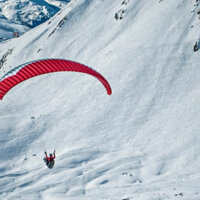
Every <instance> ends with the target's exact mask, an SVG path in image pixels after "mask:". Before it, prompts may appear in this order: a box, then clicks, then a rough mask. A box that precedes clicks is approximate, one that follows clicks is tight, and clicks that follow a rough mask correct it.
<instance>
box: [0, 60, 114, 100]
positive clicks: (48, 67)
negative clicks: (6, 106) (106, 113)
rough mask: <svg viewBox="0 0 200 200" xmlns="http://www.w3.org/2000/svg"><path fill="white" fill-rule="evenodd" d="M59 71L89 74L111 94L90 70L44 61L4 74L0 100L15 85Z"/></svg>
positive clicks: (110, 90)
mask: <svg viewBox="0 0 200 200" xmlns="http://www.w3.org/2000/svg"><path fill="white" fill-rule="evenodd" d="M61 71H73V72H81V73H86V74H90V75H92V76H94V77H96V78H97V79H98V80H99V81H100V82H101V83H102V84H103V85H104V87H105V88H106V90H107V94H108V95H111V94H112V89H111V87H110V85H109V83H108V81H107V80H106V79H105V78H104V77H103V76H102V75H101V74H100V73H98V72H96V71H95V70H93V69H92V68H89V67H87V66H85V65H83V64H80V63H77V62H73V61H69V60H61V59H46V60H38V61H32V62H29V63H25V64H23V65H20V66H18V67H16V68H14V69H12V70H11V71H9V72H8V73H6V74H5V75H4V76H3V77H2V78H1V79H0V99H3V97H4V95H5V94H6V93H7V92H8V91H9V90H10V89H11V88H13V87H14V86H15V85H17V84H19V83H21V82H23V81H25V80H27V79H29V78H32V77H35V76H38V75H41V74H46V73H51V72H61Z"/></svg>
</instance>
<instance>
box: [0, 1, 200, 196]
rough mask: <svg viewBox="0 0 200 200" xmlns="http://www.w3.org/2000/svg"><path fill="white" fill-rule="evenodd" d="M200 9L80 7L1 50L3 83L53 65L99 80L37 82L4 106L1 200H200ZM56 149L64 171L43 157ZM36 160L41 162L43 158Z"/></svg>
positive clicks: (54, 77) (134, 4) (0, 112)
mask: <svg viewBox="0 0 200 200" xmlns="http://www.w3.org/2000/svg"><path fill="white" fill-rule="evenodd" d="M199 10H200V5H199V3H198V2H197V3H196V0H189V1H188V0H181V1H174V0H169V1H166V0H162V1H161V0H160V1H149V0H144V1H141V0H116V1H112V0H91V1H87V0H73V1H71V2H70V3H69V4H68V5H67V6H66V7H64V8H63V9H62V10H61V11H60V12H58V13H57V14H56V15H55V16H54V17H53V18H51V19H50V20H49V21H47V22H45V23H44V24H42V25H40V26H38V27H36V28H34V29H33V30H31V31H28V32H27V33H25V34H24V35H23V36H21V37H19V38H15V39H12V40H10V41H6V42H4V43H2V44H1V46H0V59H1V60H0V68H1V69H0V77H2V76H3V74H4V73H6V72H7V71H9V70H10V69H12V68H13V67H15V66H17V65H20V64H22V63H24V62H27V61H30V60H36V59H41V58H63V59H69V60H75V61H78V62H81V63H84V64H86V65H88V66H91V67H93V68H94V69H96V70H97V71H99V72H100V73H102V74H103V75H104V76H105V77H106V78H107V80H108V81H109V82H110V84H111V86H112V89H113V94H112V96H107V95H106V93H105V91H104V88H103V87H102V86H101V84H99V83H98V81H97V80H96V79H94V78H92V77H89V76H87V75H81V74H77V73H67V72H60V73H54V74H48V75H42V76H38V77H35V78H33V79H30V80H27V81H26V82H23V83H21V84H19V85H18V86H16V87H15V88H13V89H12V90H11V91H10V92H9V93H8V94H7V95H6V96H5V97H4V99H3V101H1V102H0V134H1V137H0V144H1V145H0V160H1V163H0V178H1V179H0V199H10V200H11V199H12V200H13V199H55V200H56V199H70V200H71V199H77V200H80V199H87V200H94V199H99V200H100V199H103V200H108V199H109V200H113V199H114V200H115V199H116V200H117V199H119V200H122V199H126V200H127V199H129V200H133V199H134V200H167V199H173V200H174V199H175V200H176V199H183V200H199V199H200V192H199V191H200V181H199V176H200V165H199V163H200V158H199V155H200V145H199V144H200V135H199V131H200V124H199V119H200V101H199V99H200V75H199V73H200V68H199V62H200V56H199V51H197V52H194V51H193V47H194V44H195V42H196V41H198V40H199V30H200V27H199V25H200V21H199V17H198V12H199ZM54 148H55V149H56V153H57V158H56V164H55V167H54V168H53V169H52V170H49V169H48V168H47V167H46V166H45V164H44V163H43V160H42V159H43V156H44V155H43V151H44V149H46V150H47V151H48V152H49V151H53V149H54ZM35 154H36V155H35Z"/></svg>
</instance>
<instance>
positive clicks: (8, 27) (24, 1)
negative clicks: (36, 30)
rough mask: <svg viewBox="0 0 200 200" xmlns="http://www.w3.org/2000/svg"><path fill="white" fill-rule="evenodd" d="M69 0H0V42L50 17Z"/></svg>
mask: <svg viewBox="0 0 200 200" xmlns="http://www.w3.org/2000/svg"><path fill="white" fill-rule="evenodd" d="M68 2H69V0H65V1H64V0H63V1H58V0H49V1H45V0H39V1H36V0H31V1H28V0H1V1H0V38H1V39H0V42H1V40H2V41H3V40H6V39H10V38H12V37H13V32H18V33H19V34H20V35H21V34H23V33H24V32H25V31H27V30H29V29H30V28H33V27H35V26H37V25H39V24H41V23H43V22H44V21H46V20H48V19H49V18H51V17H52V16H53V15H55V13H57V12H58V11H59V10H60V8H61V7H63V6H65V5H66V4H67V3H68Z"/></svg>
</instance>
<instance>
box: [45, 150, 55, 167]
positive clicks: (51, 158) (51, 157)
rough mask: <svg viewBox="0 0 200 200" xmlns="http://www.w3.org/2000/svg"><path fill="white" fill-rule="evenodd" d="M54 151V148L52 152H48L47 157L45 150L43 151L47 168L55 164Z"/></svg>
mask: <svg viewBox="0 0 200 200" xmlns="http://www.w3.org/2000/svg"><path fill="white" fill-rule="evenodd" d="M55 153H56V152H55V150H54V152H53V154H52V153H50V154H49V157H48V156H47V152H46V151H45V152H44V154H45V156H46V158H45V162H46V165H47V167H48V168H50V169H51V168H53V166H54V164H55V160H54V159H55V158H56V154H55Z"/></svg>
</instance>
